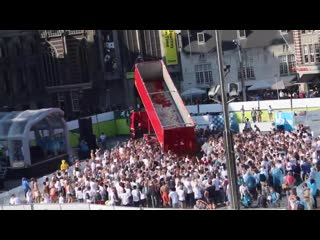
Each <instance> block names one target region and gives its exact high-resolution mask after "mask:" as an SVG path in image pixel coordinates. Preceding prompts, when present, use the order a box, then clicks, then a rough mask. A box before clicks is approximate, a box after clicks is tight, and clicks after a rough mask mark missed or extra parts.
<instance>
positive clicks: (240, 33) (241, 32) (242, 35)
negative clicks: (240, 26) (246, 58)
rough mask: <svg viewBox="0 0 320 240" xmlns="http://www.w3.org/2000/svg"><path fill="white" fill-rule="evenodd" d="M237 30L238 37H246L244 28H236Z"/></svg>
mask: <svg viewBox="0 0 320 240" xmlns="http://www.w3.org/2000/svg"><path fill="white" fill-rule="evenodd" d="M238 31H239V37H240V38H246V37H247V35H246V30H238Z"/></svg>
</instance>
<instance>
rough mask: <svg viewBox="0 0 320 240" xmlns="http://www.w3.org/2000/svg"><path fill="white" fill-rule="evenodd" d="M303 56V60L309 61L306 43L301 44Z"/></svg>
mask: <svg viewBox="0 0 320 240" xmlns="http://www.w3.org/2000/svg"><path fill="white" fill-rule="evenodd" d="M303 56H304V62H305V63H309V46H308V45H305V46H303Z"/></svg>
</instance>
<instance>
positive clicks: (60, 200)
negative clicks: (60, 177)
mask: <svg viewBox="0 0 320 240" xmlns="http://www.w3.org/2000/svg"><path fill="white" fill-rule="evenodd" d="M59 204H64V197H63V196H62V193H60V196H59Z"/></svg>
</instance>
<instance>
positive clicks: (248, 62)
mask: <svg viewBox="0 0 320 240" xmlns="http://www.w3.org/2000/svg"><path fill="white" fill-rule="evenodd" d="M242 76H243V77H244V79H246V80H254V79H255V78H256V77H255V74H254V68H253V58H252V57H245V59H244V63H243V71H242ZM238 79H239V80H241V71H240V67H239V69H238Z"/></svg>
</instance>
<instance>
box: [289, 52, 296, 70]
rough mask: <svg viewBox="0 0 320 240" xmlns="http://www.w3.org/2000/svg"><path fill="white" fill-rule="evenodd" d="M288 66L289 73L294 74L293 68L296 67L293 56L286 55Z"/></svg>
mask: <svg viewBox="0 0 320 240" xmlns="http://www.w3.org/2000/svg"><path fill="white" fill-rule="evenodd" d="M288 66H289V73H290V74H296V73H295V71H294V67H295V66H296V59H295V56H294V54H290V55H288Z"/></svg>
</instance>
